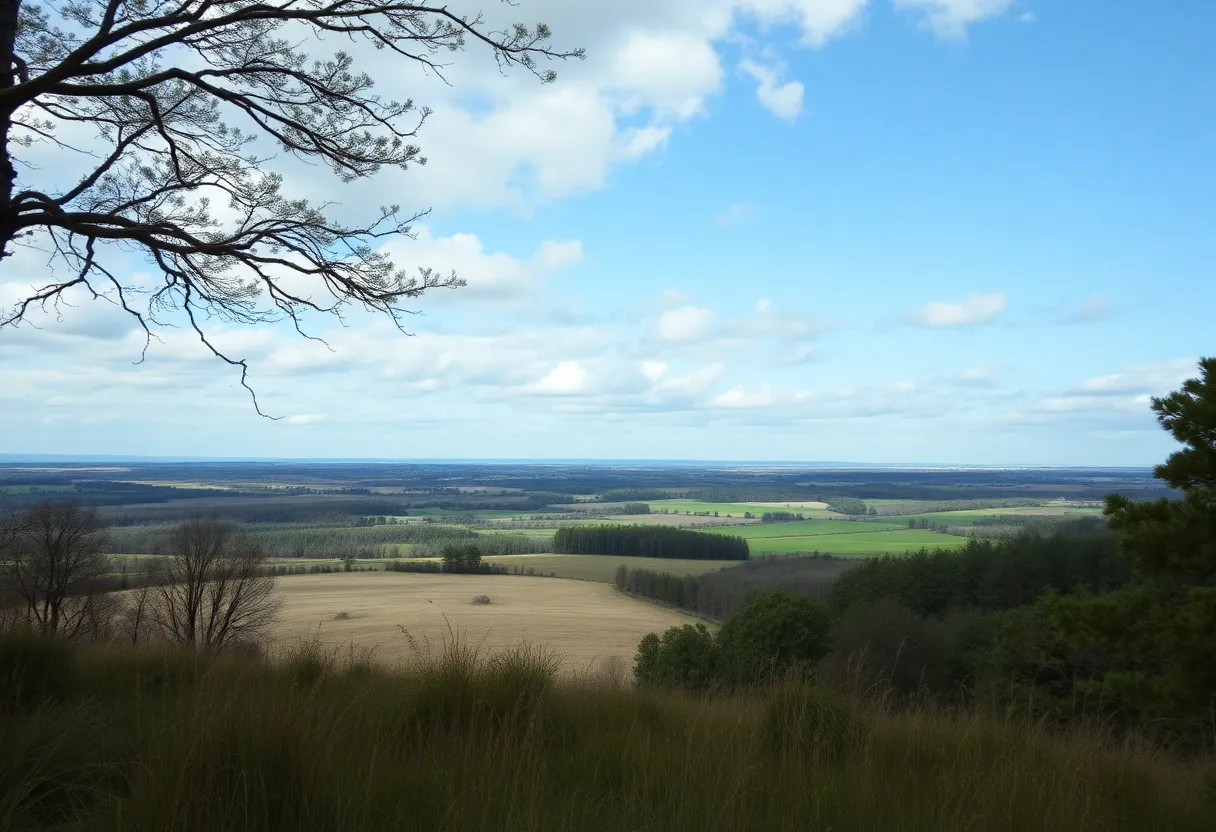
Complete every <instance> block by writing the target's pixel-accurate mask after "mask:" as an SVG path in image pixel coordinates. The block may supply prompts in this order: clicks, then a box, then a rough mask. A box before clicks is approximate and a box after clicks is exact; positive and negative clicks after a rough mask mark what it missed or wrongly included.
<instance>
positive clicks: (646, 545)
mask: <svg viewBox="0 0 1216 832" xmlns="http://www.w3.org/2000/svg"><path fill="white" fill-rule="evenodd" d="M553 551H554V552H557V553H559V554H569V555H624V556H626V557H639V558H685V559H689V560H747V556H748V548H747V541H746V540H744V539H743V538H741V537H733V536H729V535H721V534H710V533H707V532H694V531H688V530H687V529H673V528H671V527H670V526H640V525H639V526H565V527H563V528H560V529H558V530H557V532H556V534H554V536H553Z"/></svg>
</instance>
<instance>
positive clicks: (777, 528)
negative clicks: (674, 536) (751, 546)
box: [706, 520, 907, 541]
mask: <svg viewBox="0 0 1216 832" xmlns="http://www.w3.org/2000/svg"><path fill="white" fill-rule="evenodd" d="M899 527H900V524H899V523H883V522H878V521H873V520H853V521H850V520H797V521H794V522H792V523H758V524H755V525H751V526H732V527H730V528H726V529H707V530H706V531H712V532H714V533H715V534H728V535H734V536H736V537H742V538H746V539H747V540H749V541H750V540H756V539H759V538H769V537H810V536H821V535H829V534H830V535H836V534H863V533H865V532H884V531H894V530H897V529H899ZM904 528H905V529H906V528H907V523H906V521H905V523H904Z"/></svg>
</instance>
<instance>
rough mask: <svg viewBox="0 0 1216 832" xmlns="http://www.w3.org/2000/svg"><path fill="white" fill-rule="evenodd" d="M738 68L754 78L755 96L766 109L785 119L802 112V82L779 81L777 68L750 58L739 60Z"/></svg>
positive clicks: (795, 116) (790, 119)
mask: <svg viewBox="0 0 1216 832" xmlns="http://www.w3.org/2000/svg"><path fill="white" fill-rule="evenodd" d="M739 69H741V70H742V71H743V72H745V73H747V74H748V75H750V76H751V77H752V78H753V79H755V81H756V97H757V98H758V99H760V103H761V104H763V105H764V108H765V109H766V110H768V111H769V112H770V113H772V114H773V115H775V116H777V117H778V118H782V119H785V120H786V121H793V120H794V119H796V118H798V115H799V113H801V112H802V95H803V92H804V90H803V86H802V82H800V81H786V82H785V83H781V81H780V76H779V74H778V72H777V70H775V69H772V68H770V67H766V66H763V65H761V64H758V63H756V62H755V61H752V60H750V59H745V60H742V61H740V62H739Z"/></svg>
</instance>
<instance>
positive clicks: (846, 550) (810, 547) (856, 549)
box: [747, 529, 967, 557]
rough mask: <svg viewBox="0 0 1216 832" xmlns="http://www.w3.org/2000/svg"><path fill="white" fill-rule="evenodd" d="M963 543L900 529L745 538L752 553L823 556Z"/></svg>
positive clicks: (896, 551) (945, 536)
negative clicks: (858, 532)
mask: <svg viewBox="0 0 1216 832" xmlns="http://www.w3.org/2000/svg"><path fill="white" fill-rule="evenodd" d="M966 544H967V538H965V537H956V536H955V535H949V534H938V533H937V532H930V531H925V530H923V529H903V530H902V531H890V532H865V533H862V534H821V535H811V536H806V537H761V538H756V539H754V540H749V541H747V545H748V547H749V548H750V549H751V553H752V555H753V556H755V555H789V554H794V553H805V552H819V553H820V554H824V555H840V556H842V557H854V556H865V555H902V554H903V553H905V552H907V551H910V550H915V549H920V548H922V547H923V548H929V549H936V548H942V549H955V548H958V547H960V546H965V545H966Z"/></svg>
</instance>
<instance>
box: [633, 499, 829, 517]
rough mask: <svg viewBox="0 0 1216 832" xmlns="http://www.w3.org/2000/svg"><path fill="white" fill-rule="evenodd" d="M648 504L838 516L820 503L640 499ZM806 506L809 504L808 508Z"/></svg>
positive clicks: (736, 512) (725, 511)
mask: <svg viewBox="0 0 1216 832" xmlns="http://www.w3.org/2000/svg"><path fill="white" fill-rule="evenodd" d="M640 502H645V503H647V504H648V505H649V506H650V510H651V512H660V511H661V510H662V509H667V510H668V511H673V512H679V513H681V514H683V513H684V512H690V513H692V514H696V513H697V512H701V511H708V512H710V513H711V514H712V513H713V512H715V511H716V512H718V513H719V514H720V515H721V516H723V517H725V516H726V515H728V514H729V515H731V516H732V517H742V516H743V515H744V513H746V512H749V511H750V512H751V513H752V514H754V515H755V516H756V517H759V516H760V515H762V514H764V512H766V511H793V512H802V513H803V514H805V515H806V516H807V517H839V516H840V515H839V514H836V513H835V512H832V511H829V510H828V509H826V508H822V505H823V504H822V503H797V502H795V503H789V504H788V507H787V504H784V503H783V504H781V505H771V504H768V503H703V502H701V501H700V500H642V501H640ZM808 506H811V507H810V508H808Z"/></svg>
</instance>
